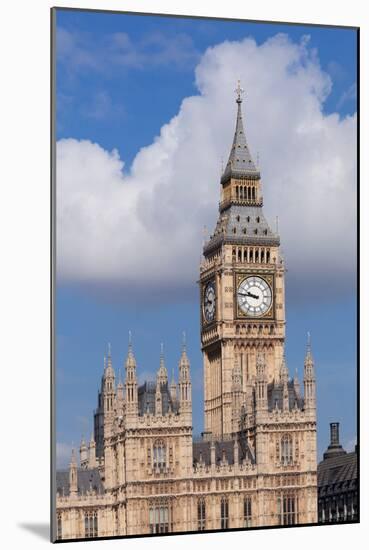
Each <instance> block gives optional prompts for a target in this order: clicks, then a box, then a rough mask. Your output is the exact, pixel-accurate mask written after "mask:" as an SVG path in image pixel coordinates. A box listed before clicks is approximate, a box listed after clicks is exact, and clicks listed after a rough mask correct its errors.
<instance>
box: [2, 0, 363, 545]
mask: <svg viewBox="0 0 369 550" xmlns="http://www.w3.org/2000/svg"><path fill="white" fill-rule="evenodd" d="M66 4H67V5H68V6H69V7H86V8H87V7H88V8H105V9H109V8H110V9H124V10H132V11H148V12H150V11H151V12H153V11H154V12H158V13H173V14H175V13H176V14H188V15H205V16H206V15H212V16H218V17H236V18H245V19H256V20H263V19H264V20H271V21H273V20H274V21H290V22H293V21H296V22H304V23H326V24H337V25H339V24H342V25H353V26H360V27H361V52H362V54H361V56H362V65H361V97H362V98H364V101H362V102H361V127H362V132H361V152H362V155H361V156H362V169H361V217H362V219H361V225H362V227H361V233H362V246H361V263H362V280H363V282H364V284H363V285H362V290H361V291H362V296H361V302H362V330H361V333H362V340H363V345H362V356H361V366H362V368H361V394H362V395H363V396H364V398H365V393H364V392H365V388H368V387H369V384H368V382H369V376H368V369H369V361H368V345H367V342H368V313H367V306H368V291H367V285H365V282H366V279H367V278H368V273H367V266H368V253H367V252H366V251H365V248H367V246H368V245H367V235H368V231H369V227H368V226H369V224H368V207H369V204H368V189H367V187H368V161H367V157H366V158H364V154H365V153H366V155H367V154H368V127H369V125H368V122H369V121H368V107H367V101H365V98H368V97H369V95H368V57H367V52H368V51H369V39H368V36H367V33H368V30H369V24H368V22H369V18H368V14H367V13H365V7H363V6H365V4H366V3H364V2H359V1H356V0H355V1H354V0H351V1H350V2H345V3H341V4H337V2H333V1H331V2H322V1H321V0H320V1H315V0H310V1H309V2H307V1H305V2H296V1H293V0H290V1H287V0H278V1H275V2H272V1H271V2H267V1H263V0H258V1H257V2H252V3H250V2H246V1H239V2H237V1H235V0H227V2H214V1H213V2H210V1H208V0H206V1H205V0H202V2H199V1H194V0H186V1H185V0H172V1H169V0H168V1H164V0H155V2H153V1H149V0H136V1H133V0H131V1H122V0H115V1H113V0H105V1H102V0H79V1H75V0H69V1H68V2H66ZM52 5H53V4H52V2H51V1H49V0H37V1H35V2H31V1H29V0H28V1H27V0H21V1H20V0H18V1H17V2H12V3H11V2H9V3H6V4H5V3H4V4H3V6H2V11H1V19H0V21H1V23H0V24H1V31H0V41H1V44H0V52H1V65H0V71H1V72H0V76H1V84H0V90H1V101H0V109H1V113H0V125H1V138H2V148H1V153H2V154H1V162H0V166H1V200H0V208H1V212H0V224H1V227H0V236H1V237H0V238H1V248H0V250H1V253H0V259H1V267H2V269H1V283H2V284H1V286H0V289H1V301H0V311H1V333H0V334H1V363H2V369H1V386H0V387H1V401H0V407H1V428H2V429H1V431H0V440H1V470H0V471H1V477H2V479H1V486H2V491H1V498H0V506H1V508H2V510H1V515H0V518H1V519H0V521H1V525H2V529H1V535H0V536H1V539H2V540H1V543H2V546H3V548H15V547H16V548H31V549H32V548H38V547H40V546H41V545H47V544H49V543H48V522H49V454H50V451H49V393H50V391H49V382H50V375H49V365H50V360H49V357H50V343H49V342H50V315H49V291H50V285H49V280H50V271H49V265H50V256H49V243H50V241H49V232H50V208H49V205H50V168H49V158H50V147H49V101H50V96H49V75H50V73H49V68H50V47H49V46H50V41H49V28H50V23H49V21H50V13H49V8H50V7H51V6H52ZM343 261H344V259H343ZM343 314H344V313H343ZM365 340H366V341H365ZM364 398H363V399H362V403H361V424H362V430H361V463H362V471H361V487H362V495H361V517H362V524H361V525H350V526H338V527H329V526H328V527H320V528H298V529H287V530H272V531H262V532H256V531H252V532H248V533H227V534H223V533H218V534H208V535H206V536H197V535H188V536H182V537H168V538H165V537H163V538H155V539H153V538H148V539H136V540H124V541H122V540H115V541H100V542H95V543H83V542H82V543H79V546H78V547H79V548H80V547H83V546H85V545H87V544H94V547H96V548H97V547H99V548H100V547H101V545H103V547H104V548H107V547H113V546H115V547H117V546H118V545H120V546H122V545H124V546H125V547H126V548H130V549H131V548H132V549H133V548H141V547H146V548H148V547H149V546H150V548H151V549H156V548H160V549H161V550H162V549H164V548H169V547H170V546H173V545H176V547H178V548H184V547H185V546H187V545H189V544H191V545H193V546H194V547H197V548H200V545H201V546H208V547H210V545H211V546H214V545H216V546H221V545H225V544H227V545H236V544H242V545H249V546H252V545H257V546H258V547H259V548H264V547H265V548H270V547H273V548H276V547H279V546H280V545H281V544H288V545H296V546H298V547H299V548H300V549H304V548H311V546H312V545H316V546H317V547H319V548H320V547H323V546H324V545H327V546H328V545H333V544H334V546H335V548H336V549H340V548H345V549H346V548H347V547H350V546H351V547H358V548H359V547H362V546H363V539H364V537H365V535H367V536H368V534H369V532H368V528H367V526H366V523H367V521H368V519H369V514H368V493H369V484H368V472H369V461H368V458H369V454H368V435H367V429H368V426H367V417H368V404H367V402H366V403H365V399H364ZM364 540H365V539H364Z"/></svg>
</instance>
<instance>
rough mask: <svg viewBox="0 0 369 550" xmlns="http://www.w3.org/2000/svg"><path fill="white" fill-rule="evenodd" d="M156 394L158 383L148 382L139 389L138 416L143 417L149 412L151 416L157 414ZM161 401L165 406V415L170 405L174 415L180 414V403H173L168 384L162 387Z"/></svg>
mask: <svg viewBox="0 0 369 550" xmlns="http://www.w3.org/2000/svg"><path fill="white" fill-rule="evenodd" d="M155 393H156V382H152V381H146V382H144V383H143V384H142V385H141V386H139V388H138V414H139V415H140V416H143V415H144V414H145V413H146V412H147V410H149V412H150V414H155ZM161 400H162V405H163V414H167V412H168V411H169V405H170V407H171V410H172V411H173V412H174V413H177V412H178V402H177V401H173V400H172V398H171V395H170V392H169V385H168V382H166V383H165V384H163V385H162V386H161Z"/></svg>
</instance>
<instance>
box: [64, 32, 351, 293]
mask: <svg viewBox="0 0 369 550" xmlns="http://www.w3.org/2000/svg"><path fill="white" fill-rule="evenodd" d="M237 78H240V79H241V82H242V85H243V87H244V88H245V90H246V100H245V101H244V103H243V112H244V120H245V123H246V133H247V136H248V142H249V145H250V148H251V150H252V152H253V156H254V158H255V157H256V152H257V151H260V153H261V158H262V164H261V171H262V180H263V188H264V203H265V212H266V214H267V217H268V219H269V221H270V223H271V224H273V220H274V218H275V216H276V215H278V216H279V227H280V233H281V238H282V243H283V249H284V252H285V257H286V262H287V266H288V268H289V274H288V276H289V279H288V284H289V287H290V288H291V289H292V291H293V294H294V296H295V297H296V296H297V295H298V294H301V295H303V296H305V297H309V296H316V294H317V293H319V294H320V295H321V296H325V297H328V296H329V295H330V296H332V295H333V294H334V295H337V293H340V294H341V293H345V292H349V291H351V290H352V284H353V279H354V266H355V250H356V243H355V224H356V220H355V216H356V212H355V205H356V141H355V140H356V116H354V117H346V118H344V119H341V118H340V117H339V115H338V114H330V115H325V114H323V112H322V106H323V103H324V100H325V98H326V97H327V95H328V94H329V93H330V89H331V80H330V77H329V76H328V75H327V74H325V73H324V72H323V71H322V70H321V68H320V66H319V60H318V57H317V54H316V52H315V51H313V50H310V49H309V46H308V40H307V39H304V40H303V41H302V42H301V43H300V44H294V43H292V42H291V41H290V40H289V39H288V37H286V36H285V35H277V36H275V37H274V38H272V39H269V40H268V41H266V42H265V43H263V44H261V45H259V46H258V45H257V44H256V43H255V41H254V40H253V39H251V38H247V39H245V40H243V41H240V42H224V43H222V44H220V45H217V46H215V47H213V48H209V49H208V50H207V51H206V53H205V54H204V55H203V56H202V58H201V60H200V62H199V64H198V66H197V68H196V84H197V87H198V89H199V95H198V96H194V97H187V98H185V99H184V100H183V102H182V104H181V107H180V110H179V112H178V114H177V116H175V117H174V118H173V119H172V120H170V121H169V122H168V124H165V125H164V126H163V127H162V129H161V132H160V135H159V136H158V137H157V138H155V140H154V141H153V143H152V144H151V145H150V146H148V147H144V148H142V149H141V150H140V151H139V152H138V153H137V155H136V157H135V159H134V162H133V165H132V168H131V171H130V173H129V174H124V173H123V162H122V161H121V160H120V158H119V156H118V153H117V152H116V151H113V152H108V151H105V150H104V149H103V148H102V147H100V146H99V145H98V144H96V143H91V142H89V141H77V140H74V139H65V140H61V141H59V142H58V146H57V207H58V208H57V260H58V277H59V280H60V281H62V282H72V283H81V284H83V285H86V286H92V287H93V288H94V289H95V290H96V289H100V290H101V292H104V293H105V296H106V293H107V292H111V293H112V294H113V295H114V299H116V298H117V296H119V297H121V298H122V299H124V300H127V299H131V298H132V299H133V300H139V299H142V300H145V301H149V300H151V299H154V298H155V297H157V298H158V297H160V298H161V299H163V298H167V299H170V298H171V297H172V296H173V294H175V295H177V293H180V295H183V294H184V293H186V292H189V291H190V292H191V291H192V292H193V293H194V295H196V294H195V293H196V292H197V291H196V284H195V282H196V279H197V277H198V264H199V258H200V250H201V238H202V237H201V235H202V228H203V225H204V224H206V225H207V226H208V227H209V230H210V231H212V230H213V228H214V226H215V222H216V218H217V205H218V200H219V187H220V186H219V177H220V159H221V157H222V156H223V157H225V159H226V158H227V155H228V154H229V149H230V146H231V142H232V138H233V132H234V124H235V112H236V105H235V102H234V95H233V88H234V87H235V80H236V79H237ZM141 123H142V121H140V120H138V121H137V126H138V128H139V126H140V124H141ZM122 156H123V157H124V151H123V152H122Z"/></svg>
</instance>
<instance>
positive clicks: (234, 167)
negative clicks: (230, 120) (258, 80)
mask: <svg viewBox="0 0 369 550" xmlns="http://www.w3.org/2000/svg"><path fill="white" fill-rule="evenodd" d="M242 176H244V177H247V178H250V177H251V178H255V179H257V178H260V172H259V171H258V170H257V169H256V166H255V164H254V161H253V160H252V157H251V154H250V151H249V148H248V145H247V141H246V135H245V131H244V128H243V120H242V110H241V99H238V100H237V120H236V129H235V132H234V138H233V143H232V148H231V152H230V154H229V158H228V162H227V165H226V168H225V170H224V174H223V176H222V183H223V182H225V181H227V180H228V179H229V178H230V177H242Z"/></svg>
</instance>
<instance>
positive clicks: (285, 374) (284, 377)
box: [280, 355, 289, 411]
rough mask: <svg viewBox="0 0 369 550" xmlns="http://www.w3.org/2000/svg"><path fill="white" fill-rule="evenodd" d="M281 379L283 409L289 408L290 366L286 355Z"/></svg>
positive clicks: (282, 365) (283, 359) (283, 360)
mask: <svg viewBox="0 0 369 550" xmlns="http://www.w3.org/2000/svg"><path fill="white" fill-rule="evenodd" d="M280 380H281V384H282V396H283V400H282V403H283V410H284V411H288V410H289V396H288V368H287V364H286V357H285V356H284V355H283V358H282V364H281V370H280Z"/></svg>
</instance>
